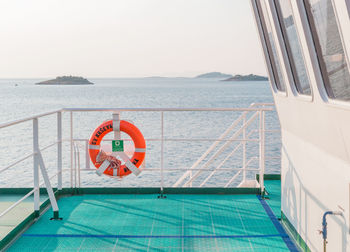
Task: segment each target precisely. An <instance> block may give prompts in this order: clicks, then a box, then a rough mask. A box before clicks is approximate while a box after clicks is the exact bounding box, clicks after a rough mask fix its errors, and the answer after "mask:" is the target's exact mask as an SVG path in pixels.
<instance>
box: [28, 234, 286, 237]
mask: <svg viewBox="0 0 350 252" xmlns="http://www.w3.org/2000/svg"><path fill="white" fill-rule="evenodd" d="M22 236H23V237H65V238H267V237H282V238H284V237H288V235H287V234H284V235H282V234H267V235H98V234H95V235H94V234H23V235H22Z"/></svg>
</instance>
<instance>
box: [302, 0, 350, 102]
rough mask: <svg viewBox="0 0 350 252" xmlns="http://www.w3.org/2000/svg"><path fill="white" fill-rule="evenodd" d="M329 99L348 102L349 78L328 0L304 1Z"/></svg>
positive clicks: (349, 97)
mask: <svg viewBox="0 0 350 252" xmlns="http://www.w3.org/2000/svg"><path fill="white" fill-rule="evenodd" d="M304 3H305V7H306V11H307V15H308V19H309V23H310V28H311V32H312V36H313V40H314V44H315V48H316V52H317V57H318V61H319V64H320V68H321V72H322V77H323V80H324V83H325V87H326V90H327V93H328V96H329V97H330V98H334V99H337V100H344V101H350V75H349V67H348V64H347V62H346V57H345V53H344V48H343V45H342V41H341V37H340V33H339V29H338V25H337V20H336V17H335V12H334V9H333V5H332V1H331V0H304Z"/></svg>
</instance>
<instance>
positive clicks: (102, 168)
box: [96, 160, 111, 176]
mask: <svg viewBox="0 0 350 252" xmlns="http://www.w3.org/2000/svg"><path fill="white" fill-rule="evenodd" d="M110 164H111V163H110V162H109V161H107V160H105V161H104V162H103V163H102V164H101V166H100V167H99V168H98V169H97V170H96V173H97V175H98V176H101V175H102V174H103V173H104V172H105V170H107V168H108V166H109V165H110Z"/></svg>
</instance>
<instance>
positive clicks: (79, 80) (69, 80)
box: [35, 76, 94, 85]
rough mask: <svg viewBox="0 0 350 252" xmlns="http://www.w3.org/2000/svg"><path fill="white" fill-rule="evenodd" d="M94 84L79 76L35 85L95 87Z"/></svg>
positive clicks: (60, 77) (63, 77)
mask: <svg viewBox="0 0 350 252" xmlns="http://www.w3.org/2000/svg"><path fill="white" fill-rule="evenodd" d="M93 84H94V83H92V82H90V81H88V80H87V79H85V78H83V77H77V76H59V77H56V79H52V80H47V81H42V82H38V83H35V85H93Z"/></svg>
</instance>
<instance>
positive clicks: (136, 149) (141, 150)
mask: <svg viewBox="0 0 350 252" xmlns="http://www.w3.org/2000/svg"><path fill="white" fill-rule="evenodd" d="M135 152H146V149H145V148H135Z"/></svg>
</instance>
